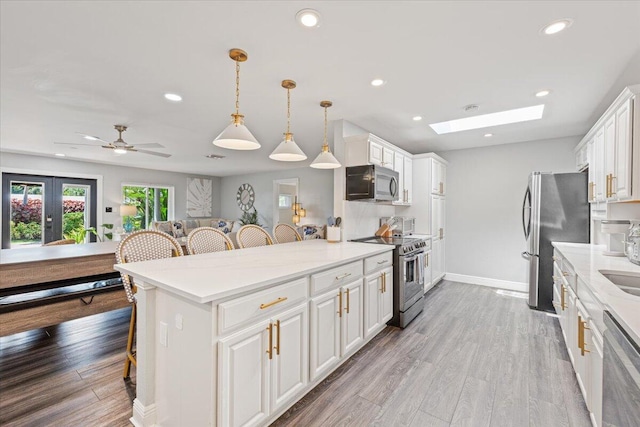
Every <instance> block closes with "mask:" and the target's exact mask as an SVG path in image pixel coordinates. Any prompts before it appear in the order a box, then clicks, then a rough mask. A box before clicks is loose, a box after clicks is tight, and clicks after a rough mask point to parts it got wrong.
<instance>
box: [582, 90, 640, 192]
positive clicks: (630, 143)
mask: <svg viewBox="0 0 640 427" xmlns="http://www.w3.org/2000/svg"><path fill="white" fill-rule="evenodd" d="M638 94H640V85H635V86H630V87H628V88H626V89H625V90H624V91H622V93H621V94H620V96H618V98H617V99H616V100H615V102H614V103H613V104H611V106H610V107H609V108H608V109H607V111H606V112H605V114H604V115H603V116H602V117H601V118H600V119H599V120H598V121H597V122H596V124H595V125H594V126H593V128H591V130H590V131H589V133H587V135H586V136H585V137H584V138H583V139H582V141H581V142H580V144H578V146H577V147H576V166H577V169H578V170H584V169H586V168H587V167H588V168H589V189H588V191H589V201H590V202H592V203H599V202H604V201H606V202H619V201H630V200H634V201H636V200H640V107H639V102H640V101H639V98H640V97H639V96H638ZM634 129H635V132H634Z"/></svg>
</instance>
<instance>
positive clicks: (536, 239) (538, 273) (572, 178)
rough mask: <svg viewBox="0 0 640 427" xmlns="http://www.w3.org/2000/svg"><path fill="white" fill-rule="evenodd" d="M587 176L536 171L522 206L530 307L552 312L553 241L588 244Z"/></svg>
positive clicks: (524, 255)
mask: <svg viewBox="0 0 640 427" xmlns="http://www.w3.org/2000/svg"><path fill="white" fill-rule="evenodd" d="M587 197H588V196H587V174H586V172H580V173H578V172H576V173H548V172H533V173H531V175H529V186H528V188H527V191H526V192H525V195H524V202H523V204H522V227H523V228H524V236H525V238H526V239H527V250H526V251H525V252H523V253H522V256H523V257H524V258H525V259H527V260H528V261H529V301H528V302H529V306H530V307H531V308H535V309H538V310H543V311H553V304H552V300H553V277H552V276H553V260H552V259H551V257H552V256H553V247H552V246H551V242H573V243H589V202H588V200H587Z"/></svg>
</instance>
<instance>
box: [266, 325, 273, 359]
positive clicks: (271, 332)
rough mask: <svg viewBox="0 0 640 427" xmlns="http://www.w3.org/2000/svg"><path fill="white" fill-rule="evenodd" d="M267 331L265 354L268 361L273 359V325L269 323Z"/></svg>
mask: <svg viewBox="0 0 640 427" xmlns="http://www.w3.org/2000/svg"><path fill="white" fill-rule="evenodd" d="M267 331H269V347H268V348H267V354H269V360H271V359H273V351H272V348H273V323H269V326H267Z"/></svg>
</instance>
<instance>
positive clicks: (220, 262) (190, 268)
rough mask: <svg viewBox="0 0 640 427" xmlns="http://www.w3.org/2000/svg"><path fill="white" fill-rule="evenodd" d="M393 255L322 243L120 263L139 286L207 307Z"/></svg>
mask: <svg viewBox="0 0 640 427" xmlns="http://www.w3.org/2000/svg"><path fill="white" fill-rule="evenodd" d="M391 250H393V246H392V245H379V244H375V245H374V244H370V243H354V242H341V243H328V242H327V241H326V240H320V239H317V240H305V241H302V242H293V243H284V244H279V245H271V246H261V247H257V248H246V249H236V250H232V251H225V252H214V253H209V254H201V255H188V256H183V257H176V258H171V259H161V260H153V261H144V262H135V263H130V264H116V265H115V268H116V270H119V271H122V272H124V273H128V274H129V275H131V276H133V277H134V279H137V281H139V282H140V281H143V282H145V283H148V284H151V285H154V286H157V287H159V288H162V289H165V290H167V291H170V292H173V293H175V294H178V295H181V296H183V297H185V298H187V299H189V300H192V301H195V302H198V303H207V302H211V301H215V300H220V299H223V298H226V297H229V296H233V295H236V294H241V293H245V292H248V291H254V290H258V289H263V288H266V287H268V286H270V285H273V284H276V283H281V282H284V281H286V280H289V279H293V278H297V277H302V276H305V275H308V274H313V273H315V272H318V271H322V270H326V269H329V268H332V267H335V266H338V265H341V264H345V263H348V262H350V261H355V260H358V259H362V258H366V257H368V256H372V255H377V254H380V253H384V252H387V251H391Z"/></svg>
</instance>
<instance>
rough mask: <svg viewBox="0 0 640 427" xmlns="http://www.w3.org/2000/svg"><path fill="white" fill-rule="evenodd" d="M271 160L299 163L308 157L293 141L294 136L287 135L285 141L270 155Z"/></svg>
mask: <svg viewBox="0 0 640 427" xmlns="http://www.w3.org/2000/svg"><path fill="white" fill-rule="evenodd" d="M269 158H270V159H272V160H278V161H280V162H299V161H301V160H305V159H306V158H307V155H306V154H304V151H302V150H301V149H300V147H298V144H296V142H295V141H294V140H293V134H285V137H284V139H283V140H282V142H281V143H280V144H279V145H278V146H277V147H276V149H275V150H273V153H271V154H270V155H269Z"/></svg>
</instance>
